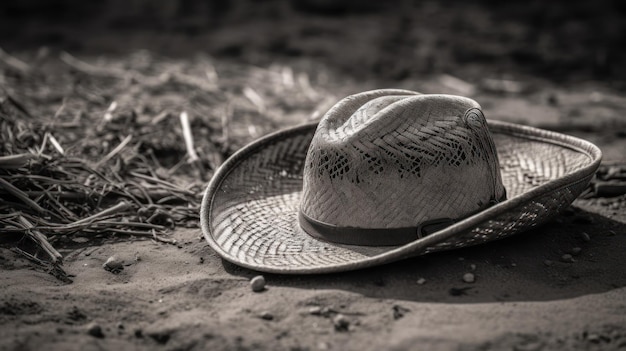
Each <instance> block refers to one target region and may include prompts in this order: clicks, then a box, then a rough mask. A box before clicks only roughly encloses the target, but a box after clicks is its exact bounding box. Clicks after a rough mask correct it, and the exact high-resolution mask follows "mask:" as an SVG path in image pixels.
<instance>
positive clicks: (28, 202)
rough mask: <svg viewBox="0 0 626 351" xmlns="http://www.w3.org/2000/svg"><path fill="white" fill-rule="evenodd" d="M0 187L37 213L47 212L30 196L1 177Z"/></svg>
mask: <svg viewBox="0 0 626 351" xmlns="http://www.w3.org/2000/svg"><path fill="white" fill-rule="evenodd" d="M0 186H2V187H3V188H4V189H5V190H6V191H8V192H9V193H11V195H13V196H15V197H17V198H18V199H20V200H22V202H24V203H25V204H26V205H28V206H29V207H30V208H32V209H33V210H35V211H36V212H37V213H44V212H46V210H45V209H43V208H42V207H41V206H39V205H38V204H37V203H36V202H35V201H33V200H31V199H30V198H29V197H28V195H26V194H24V192H23V191H21V190H20V189H18V188H16V187H15V186H13V184H11V183H9V182H7V181H6V180H4V179H3V178H1V177H0Z"/></svg>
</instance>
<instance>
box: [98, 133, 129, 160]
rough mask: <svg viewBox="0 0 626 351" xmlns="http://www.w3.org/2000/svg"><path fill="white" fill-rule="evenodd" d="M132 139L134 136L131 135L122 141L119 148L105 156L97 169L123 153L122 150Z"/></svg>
mask: <svg viewBox="0 0 626 351" xmlns="http://www.w3.org/2000/svg"><path fill="white" fill-rule="evenodd" d="M132 139H133V135H132V134H129V135H128V136H127V137H126V138H124V140H122V142H121V143H120V144H119V145H118V146H116V147H115V149H113V150H111V152H109V153H108V154H107V155H106V156H104V157H103V158H102V160H100V161H98V163H97V164H96V167H95V168H99V167H100V166H101V165H102V164H104V163H106V162H108V161H109V160H110V159H112V158H113V157H115V155H117V154H118V153H119V152H120V151H122V149H124V148H125V147H126V145H128V143H130V141H131V140H132Z"/></svg>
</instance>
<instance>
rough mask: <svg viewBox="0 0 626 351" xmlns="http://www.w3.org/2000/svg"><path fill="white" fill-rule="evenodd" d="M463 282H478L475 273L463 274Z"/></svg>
mask: <svg viewBox="0 0 626 351" xmlns="http://www.w3.org/2000/svg"><path fill="white" fill-rule="evenodd" d="M463 281H464V282H466V283H473V282H475V281H476V277H475V276H474V274H473V273H465V274H463Z"/></svg>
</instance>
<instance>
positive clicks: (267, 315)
mask: <svg viewBox="0 0 626 351" xmlns="http://www.w3.org/2000/svg"><path fill="white" fill-rule="evenodd" d="M259 317H261V319H265V320H266V321H271V320H272V319H274V315H273V314H271V313H270V312H268V311H263V312H262V313H261V314H260V315H259Z"/></svg>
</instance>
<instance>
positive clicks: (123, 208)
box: [71, 201, 130, 225]
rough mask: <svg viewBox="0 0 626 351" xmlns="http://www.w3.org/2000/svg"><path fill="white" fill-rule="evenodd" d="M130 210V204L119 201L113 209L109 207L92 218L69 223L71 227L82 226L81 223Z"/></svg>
mask: <svg viewBox="0 0 626 351" xmlns="http://www.w3.org/2000/svg"><path fill="white" fill-rule="evenodd" d="M129 208H130V204H129V203H128V202H126V201H121V202H120V203H118V204H117V205H115V206H113V207H109V208H107V209H106V210H103V211H100V212H98V213H96V214H94V215H92V216H89V217H86V218H83V219H80V220H78V221H76V222H74V223H71V225H78V224H83V223H89V222H92V221H95V220H96V219H98V218H102V217H106V216H109V215H111V214H114V213H117V212H122V211H126V210H127V209H129Z"/></svg>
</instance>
